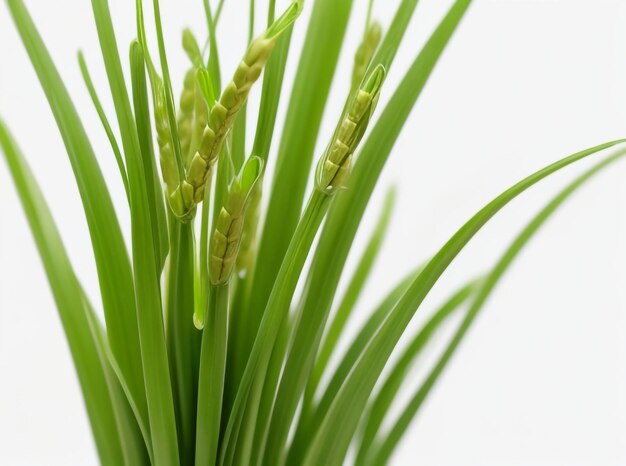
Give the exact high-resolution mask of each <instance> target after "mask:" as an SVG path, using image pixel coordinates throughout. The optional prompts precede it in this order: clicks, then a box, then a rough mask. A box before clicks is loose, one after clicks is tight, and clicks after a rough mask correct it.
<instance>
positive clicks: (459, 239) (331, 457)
mask: <svg viewBox="0 0 626 466" xmlns="http://www.w3.org/2000/svg"><path fill="white" fill-rule="evenodd" d="M623 142H625V141H624V140H618V141H612V142H609V143H606V144H601V145H599V146H595V147H592V148H590V149H587V150H584V151H581V152H577V153H576V154H573V155H571V156H569V157H565V158H564V159H561V160H559V161H558V162H555V163H553V164H551V165H549V166H547V167H545V168H543V169H542V170H539V171H538V172H535V173H534V174H532V175H530V176H529V177H527V178H525V179H523V180H522V181H520V182H519V183H517V184H515V185H514V186H512V187H511V188H509V189H508V190H506V191H504V192H503V193H502V194H500V195H499V196H498V197H496V198H495V199H494V200H493V201H491V202H490V203H489V204H487V205H486V206H485V207H483V208H482V209H481V210H480V211H479V212H478V213H477V214H476V215H474V216H473V217H472V218H471V219H470V220H469V221H468V222H467V223H466V224H465V225H463V227H461V228H460V229H459V230H458V231H457V232H456V234H455V235H454V236H453V237H452V238H451V239H450V240H449V241H448V242H447V243H446V244H445V245H444V246H443V248H441V249H440V250H439V252H438V253H437V254H436V255H435V256H434V257H433V258H432V259H431V260H430V262H429V263H428V264H427V265H426V267H425V268H424V270H423V271H422V273H420V275H419V276H418V277H417V278H416V279H415V281H414V282H413V283H412V284H411V287H410V288H409V290H408V291H407V292H406V293H405V295H404V296H403V297H402V299H401V300H400V301H399V302H398V304H397V305H396V307H395V308H394V310H393V311H392V312H391V314H390V315H389V317H388V318H387V320H386V321H385V323H384V324H383V325H382V327H381V328H380V330H379V331H378V333H377V334H376V336H375V337H374V339H373V340H372V342H371V343H370V345H369V346H368V348H367V350H366V351H365V353H364V354H363V357H362V358H361V359H360V360H359V362H358V363H357V365H356V367H355V368H354V370H353V371H352V372H351V374H350V376H349V377H348V379H347V380H346V382H345V384H344V385H343V386H342V387H341V390H340V391H339V393H338V394H337V397H336V398H335V400H334V401H333V404H332V406H331V408H330V410H329V411H328V413H327V414H326V417H325V419H324V421H323V423H322V426H321V427H320V430H319V432H318V433H317V435H316V437H315V439H314V441H313V443H312V445H311V448H310V449H309V452H308V454H307V456H306V457H305V461H304V464H305V465H306V466H313V465H317V464H325V465H329V466H330V465H335V464H341V461H343V457H344V455H345V454H346V451H347V449H348V446H349V444H350V441H351V439H352V436H353V435H354V432H355V430H356V427H357V425H358V422H359V419H360V417H361V414H362V412H363V409H364V407H365V404H366V403H367V399H368V397H369V395H370V393H371V391H372V389H373V388H374V385H375V384H376V381H377V380H378V377H379V376H380V373H381V372H382V370H383V368H384V366H385V364H386V362H387V360H388V358H389V356H390V355H391V353H392V351H393V349H394V348H395V345H396V344H397V342H398V340H399V339H400V337H401V336H402V333H403V332H404V330H405V328H406V326H407V325H408V323H409V322H410V321H411V318H412V317H413V315H414V314H415V312H416V311H417V309H418V308H419V306H420V304H421V303H422V301H423V300H424V298H425V297H426V295H427V294H428V293H429V291H430V290H431V288H432V287H433V286H434V284H435V283H436V282H437V280H438V279H439V277H440V276H441V274H442V273H443V272H444V271H445V270H446V268H447V267H448V265H449V264H450V263H451V262H452V261H453V260H454V258H455V257H456V256H457V254H458V253H459V252H460V251H461V250H462V249H463V248H464V247H465V245H466V244H467V243H468V242H469V240H470V239H471V238H472V237H473V236H474V235H475V234H476V233H477V232H478V231H479V230H480V229H481V228H482V227H483V226H484V225H485V224H486V223H487V222H488V221H489V220H490V219H491V218H492V217H493V216H494V215H495V214H496V213H497V212H498V211H499V210H501V209H502V208H503V207H504V206H506V205H507V204H508V203H509V202H510V201H511V200H513V199H514V198H516V197H517V196H518V195H519V194H521V193H522V192H524V191H525V190H527V189H528V188H530V187H531V186H532V185H534V184H535V183H537V182H539V181H541V180H542V179H544V178H546V177H547V176H549V175H551V174H552V173H554V172H556V171H558V170H560V169H561V168H564V167H566V166H568V165H570V164H572V163H574V162H577V161H578V160H581V159H583V158H585V157H587V156H589V155H592V154H595V153H597V152H600V151H602V150H604V149H608V148H610V147H613V146H615V145H616V144H620V143H623Z"/></svg>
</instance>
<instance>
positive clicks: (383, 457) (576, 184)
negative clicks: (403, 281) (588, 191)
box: [374, 150, 626, 464]
mask: <svg viewBox="0 0 626 466" xmlns="http://www.w3.org/2000/svg"><path fill="white" fill-rule="evenodd" d="M624 155H626V151H624V150H620V151H619V152H617V153H615V154H614V155H612V156H610V157H607V158H606V159H604V160H602V161H601V162H599V163H597V164H596V165H594V166H593V167H592V168H591V169H589V170H587V171H586V172H584V173H583V174H582V175H581V176H579V177H578V178H577V179H575V180H574V181H573V182H572V183H571V184H569V185H568V186H567V187H566V188H565V189H564V190H563V191H561V192H560V193H559V194H558V195H557V196H556V197H554V198H553V199H552V201H551V202H550V203H548V204H547V205H546V206H545V207H544V208H543V209H542V210H541V211H540V212H539V213H538V214H537V215H536V216H535V217H534V218H533V219H532V221H531V222H530V223H528V225H527V226H526V227H525V228H524V230H523V231H522V232H521V233H520V234H519V235H518V236H517V237H516V238H515V240H514V241H513V243H512V244H511V246H510V247H509V248H508V249H507V250H506V252H505V253H504V254H503V255H502V257H501V258H500V260H499V261H498V263H497V264H496V265H495V266H494V268H493V269H492V270H491V272H490V273H489V275H488V276H487V277H486V279H485V281H484V284H483V285H482V286H481V287H480V288H479V289H478V291H477V293H476V295H475V296H474V298H473V300H472V303H471V306H470V308H469V310H468V311H467V314H466V315H465V318H464V320H463V321H462V322H461V324H460V325H459V328H458V330H457V332H456V333H455V335H454V336H453V337H452V340H451V341H450V343H449V345H448V346H447V347H446V349H445V350H444V353H443V354H442V356H441V357H440V359H439V360H438V361H437V363H436V365H435V367H434V368H433V369H432V371H431V372H430V373H429V375H428V377H427V378H426V380H425V381H424V383H423V384H422V386H421V387H420V389H419V390H418V392H417V393H416V394H415V395H414V396H413V398H412V399H411V400H410V402H409V403H408V404H407V407H406V409H405V410H404V411H403V413H402V415H401V416H400V418H399V419H398V421H397V422H396V424H395V425H394V426H393V428H392V429H391V431H390V432H389V434H388V435H387V436H386V438H385V439H384V441H383V442H382V445H380V447H379V448H378V449H377V452H376V456H375V459H376V460H375V462H374V464H384V463H386V462H387V461H388V459H389V457H390V456H391V454H392V453H393V451H394V449H395V447H396V446H397V444H398V442H399V441H400V439H401V438H402V436H403V435H404V433H405V432H406V429H407V428H408V426H409V424H410V422H411V420H412V419H413V418H414V417H415V414H416V413H417V411H418V410H419V408H420V407H421V405H422V403H423V402H424V400H425V399H426V396H427V395H428V394H429V392H430V390H431V389H432V387H433V386H434V384H435V382H436V381H437V380H438V378H439V376H440V375H441V373H442V372H443V370H444V369H445V367H446V366H447V364H448V362H449V361H450V359H451V358H452V356H453V355H454V353H455V352H456V350H457V349H458V347H459V344H460V343H461V341H462V340H463V338H464V337H465V335H466V334H467V331H468V330H469V328H470V327H471V325H472V323H473V322H474V320H475V319H476V316H477V315H478V313H479V312H480V310H481V309H482V308H483V306H484V304H485V302H486V301H487V299H488V298H489V296H490V295H491V292H492V291H493V289H494V288H495V286H496V285H497V284H498V282H499V281H500V279H501V278H502V276H503V275H504V273H505V272H506V271H507V269H508V268H509V266H510V265H511V263H512V262H513V260H514V259H515V258H516V257H517V256H518V254H519V253H520V251H521V250H522V249H523V248H524V246H525V245H526V244H527V243H528V241H530V239H531V238H532V237H533V235H534V234H535V233H536V232H537V231H538V230H539V228H540V227H541V226H542V225H543V224H544V223H545V222H546V221H547V220H548V219H549V218H550V217H551V215H552V214H553V213H554V212H555V211H556V210H557V209H558V208H559V207H560V206H561V205H562V204H563V202H565V201H566V200H567V199H568V198H569V197H570V196H571V195H572V194H573V193H574V192H576V190H578V189H579V188H580V187H581V186H583V185H584V184H585V183H586V182H587V181H589V180H590V179H591V178H592V177H593V176H594V175H596V174H597V173H598V172H600V171H601V170H603V169H605V168H606V167H607V166H609V165H610V164H612V163H614V162H616V161H617V160H619V159H620V158H621V157H623V156H624Z"/></svg>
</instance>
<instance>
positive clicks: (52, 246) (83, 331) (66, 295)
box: [0, 121, 130, 466]
mask: <svg viewBox="0 0 626 466" xmlns="http://www.w3.org/2000/svg"><path fill="white" fill-rule="evenodd" d="M0 146H1V147H2V151H3V152H4V156H5V159H6V161H7V164H8V167H9V170H10V172H11V176H12V177H13V181H14V183H15V187H16V189H17V192H18V195H19V197H20V201H21V202H22V206H23V208H24V212H25V214H26V217H27V219H28V222H29V224H30V228H31V232H32V234H33V237H34V239H35V243H36V244H37V248H38V249H39V254H40V256H41V260H42V262H43V265H44V268H45V270H46V275H47V277H48V282H49V283H50V288H51V289H52V294H53V296H54V300H55V302H56V305H57V309H58V311H59V317H60V318H61V323H62V324H63V330H64V331H65V335H66V338H67V342H68V344H69V347H70V351H71V353H72V358H73V359H74V365H75V367H76V373H77V375H78V380H79V382H80V386H81V389H82V393H83V398H84V400H85V406H86V408H87V414H88V416H89V421H90V423H91V428H92V432H93V435H94V440H95V442H96V447H97V449H98V455H99V457H100V461H101V462H102V464H103V465H110V466H117V465H120V464H128V463H127V462H126V460H127V458H130V455H126V452H125V451H123V449H124V448H123V440H125V439H122V438H120V435H119V433H118V425H117V424H116V419H115V417H116V416H119V415H120V412H119V406H118V405H116V404H114V400H112V396H111V393H109V391H108V390H107V381H106V375H105V372H106V370H107V368H106V367H105V365H104V364H103V361H102V359H101V358H100V357H99V349H98V342H97V340H96V338H95V336H94V335H93V333H92V330H91V326H90V323H89V319H88V316H87V315H86V313H85V311H84V308H83V302H82V290H81V287H80V285H79V283H78V281H77V280H76V276H75V275H74V271H73V269H72V266H71V264H70V261H69V258H68V257H67V254H66V252H65V247H64V245H63V242H62V240H61V237H60V235H59V232H58V230H57V227H56V225H55V223H54V220H53V219H52V216H51V214H50V211H49V209H48V206H47V205H46V202H45V200H44V197H43V195H42V193H41V191H40V190H39V187H38V185H37V182H36V181H35V179H34V176H33V173H32V172H31V170H30V167H29V166H28V165H27V163H26V161H25V160H24V158H23V156H22V155H21V153H20V152H19V150H18V148H17V146H16V144H15V143H14V141H13V139H12V138H11V136H10V134H9V132H8V130H7V128H6V127H5V126H4V124H3V123H2V122H1V121H0Z"/></svg>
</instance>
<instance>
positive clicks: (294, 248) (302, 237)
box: [220, 191, 330, 465]
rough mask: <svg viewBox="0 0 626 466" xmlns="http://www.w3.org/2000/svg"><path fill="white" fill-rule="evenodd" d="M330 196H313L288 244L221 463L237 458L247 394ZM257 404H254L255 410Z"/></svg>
mask: <svg viewBox="0 0 626 466" xmlns="http://www.w3.org/2000/svg"><path fill="white" fill-rule="evenodd" d="M329 200H330V197H329V196H327V195H326V194H323V193H321V192H319V191H316V194H315V195H314V196H313V197H312V199H311V201H310V203H309V204H308V206H307V209H306V210H305V213H304V215H303V217H302V220H301V221H300V223H299V224H298V229H297V230H296V233H295V234H294V238H293V240H292V242H291V244H290V245H289V250H288V251H287V252H288V254H287V255H286V256H285V261H284V263H283V265H282V266H281V270H280V272H279V279H280V280H279V281H278V283H280V284H281V286H277V287H276V288H275V289H274V290H272V295H271V296H270V299H269V301H268V305H267V310H266V312H265V313H264V316H263V321H262V322H261V326H260V327H259V333H258V335H257V338H256V339H255V341H254V345H253V347H252V350H251V352H250V357H249V359H248V363H247V365H246V368H245V370H244V373H243V376H242V379H241V383H240V385H239V388H238V390H237V395H236V397H235V401H234V403H233V408H232V411H231V415H230V418H229V420H228V425H227V427H226V431H225V434H224V444H223V454H222V455H221V458H220V464H221V465H227V464H230V463H229V458H232V457H234V452H235V450H236V440H237V436H238V435H239V429H240V427H241V422H242V419H243V417H244V413H245V409H246V404H247V400H248V394H249V391H250V388H251V386H252V383H253V382H254V380H255V377H256V374H257V373H261V374H264V373H265V371H266V369H267V365H268V363H269V358H270V356H271V352H272V350H273V348H274V342H275V341H276V336H277V335H278V332H279V330H280V326H281V324H282V322H283V320H284V318H285V316H286V315H287V314H288V311H289V305H290V303H291V300H292V298H293V293H294V291H295V289H296V285H297V282H298V278H299V277H300V273H301V271H302V268H303V267H304V263H305V261H306V258H307V255H308V252H309V249H310V247H311V244H312V243H313V240H314V239H315V235H316V233H317V230H318V228H319V225H320V223H321V222H322V219H323V218H324V215H325V214H326V211H327V208H328V202H329ZM255 408H256V407H254V409H255Z"/></svg>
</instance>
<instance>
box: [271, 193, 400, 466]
mask: <svg viewBox="0 0 626 466" xmlns="http://www.w3.org/2000/svg"><path fill="white" fill-rule="evenodd" d="M393 200H394V194H393V190H392V191H390V193H389V194H388V196H387V198H386V200H385V204H384V207H383V212H382V215H381V218H380V219H379V221H378V224H377V226H376V229H375V231H374V234H373V236H372V238H371V240H370V242H369V244H368V245H367V247H366V249H365V252H364V254H363V257H362V258H361V261H360V262H359V264H358V266H357V269H356V272H355V275H354V277H353V278H352V281H351V282H350V284H349V286H348V289H347V290H346V294H345V296H344V298H343V300H342V302H341V303H340V305H339V308H338V309H337V313H336V315H335V319H334V320H333V322H332V325H331V326H330V327H329V330H328V334H327V337H326V341H325V344H324V346H323V347H322V350H321V351H320V355H319V358H318V372H317V374H313V380H310V381H309V384H310V387H309V389H310V392H314V391H315V390H316V389H317V384H318V383H319V379H320V377H321V375H322V372H323V371H324V369H325V368H326V364H327V363H328V360H329V359H330V356H331V354H332V352H333V350H334V348H335V345H336V343H337V341H338V340H339V337H340V335H341V332H342V331H343V328H344V326H345V324H346V322H347V320H348V317H349V316H350V312H351V311H352V310H353V308H354V305H355V303H356V300H357V298H358V296H359V294H360V292H361V290H362V288H363V285H364V284H365V280H366V278H367V276H368V275H369V271H370V270H371V268H372V266H373V264H374V259H375V258H376V255H377V252H378V250H379V249H380V246H381V244H382V240H383V237H384V232H385V230H386V227H387V225H388V223H389V219H390V217H391V210H392V206H393ZM297 338H298V335H297V334H296V335H294V345H295V344H296V343H297ZM278 356H279V357H280V358H281V360H282V358H283V356H284V355H278ZM293 361H294V359H293V358H292V359H289V358H288V359H287V363H286V364H287V365H286V366H285V370H284V373H283V376H282V379H281V380H280V385H279V387H278V394H277V395H276V404H275V406H274V409H273V411H272V414H271V420H270V423H269V434H268V439H267V447H266V449H265V455H266V458H265V462H266V463H267V464H279V462H280V461H282V460H284V459H285V458H286V454H285V448H286V443H287V437H288V435H289V431H290V429H291V424H292V420H293V413H294V412H295V410H296V408H297V404H298V402H299V400H300V395H301V393H300V392H299V391H294V387H300V386H302V387H304V386H306V385H307V380H303V379H302V380H294V379H293V378H292V376H296V377H303V378H304V377H306V376H308V373H307V372H305V371H294V370H291V367H290V364H293ZM299 362H300V361H299ZM294 392H295V393H294ZM310 395H312V393H310ZM307 398H308V397H307V396H305V399H307ZM305 404H308V403H307V401H305ZM280 458H282V460H281V459H280Z"/></svg>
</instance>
